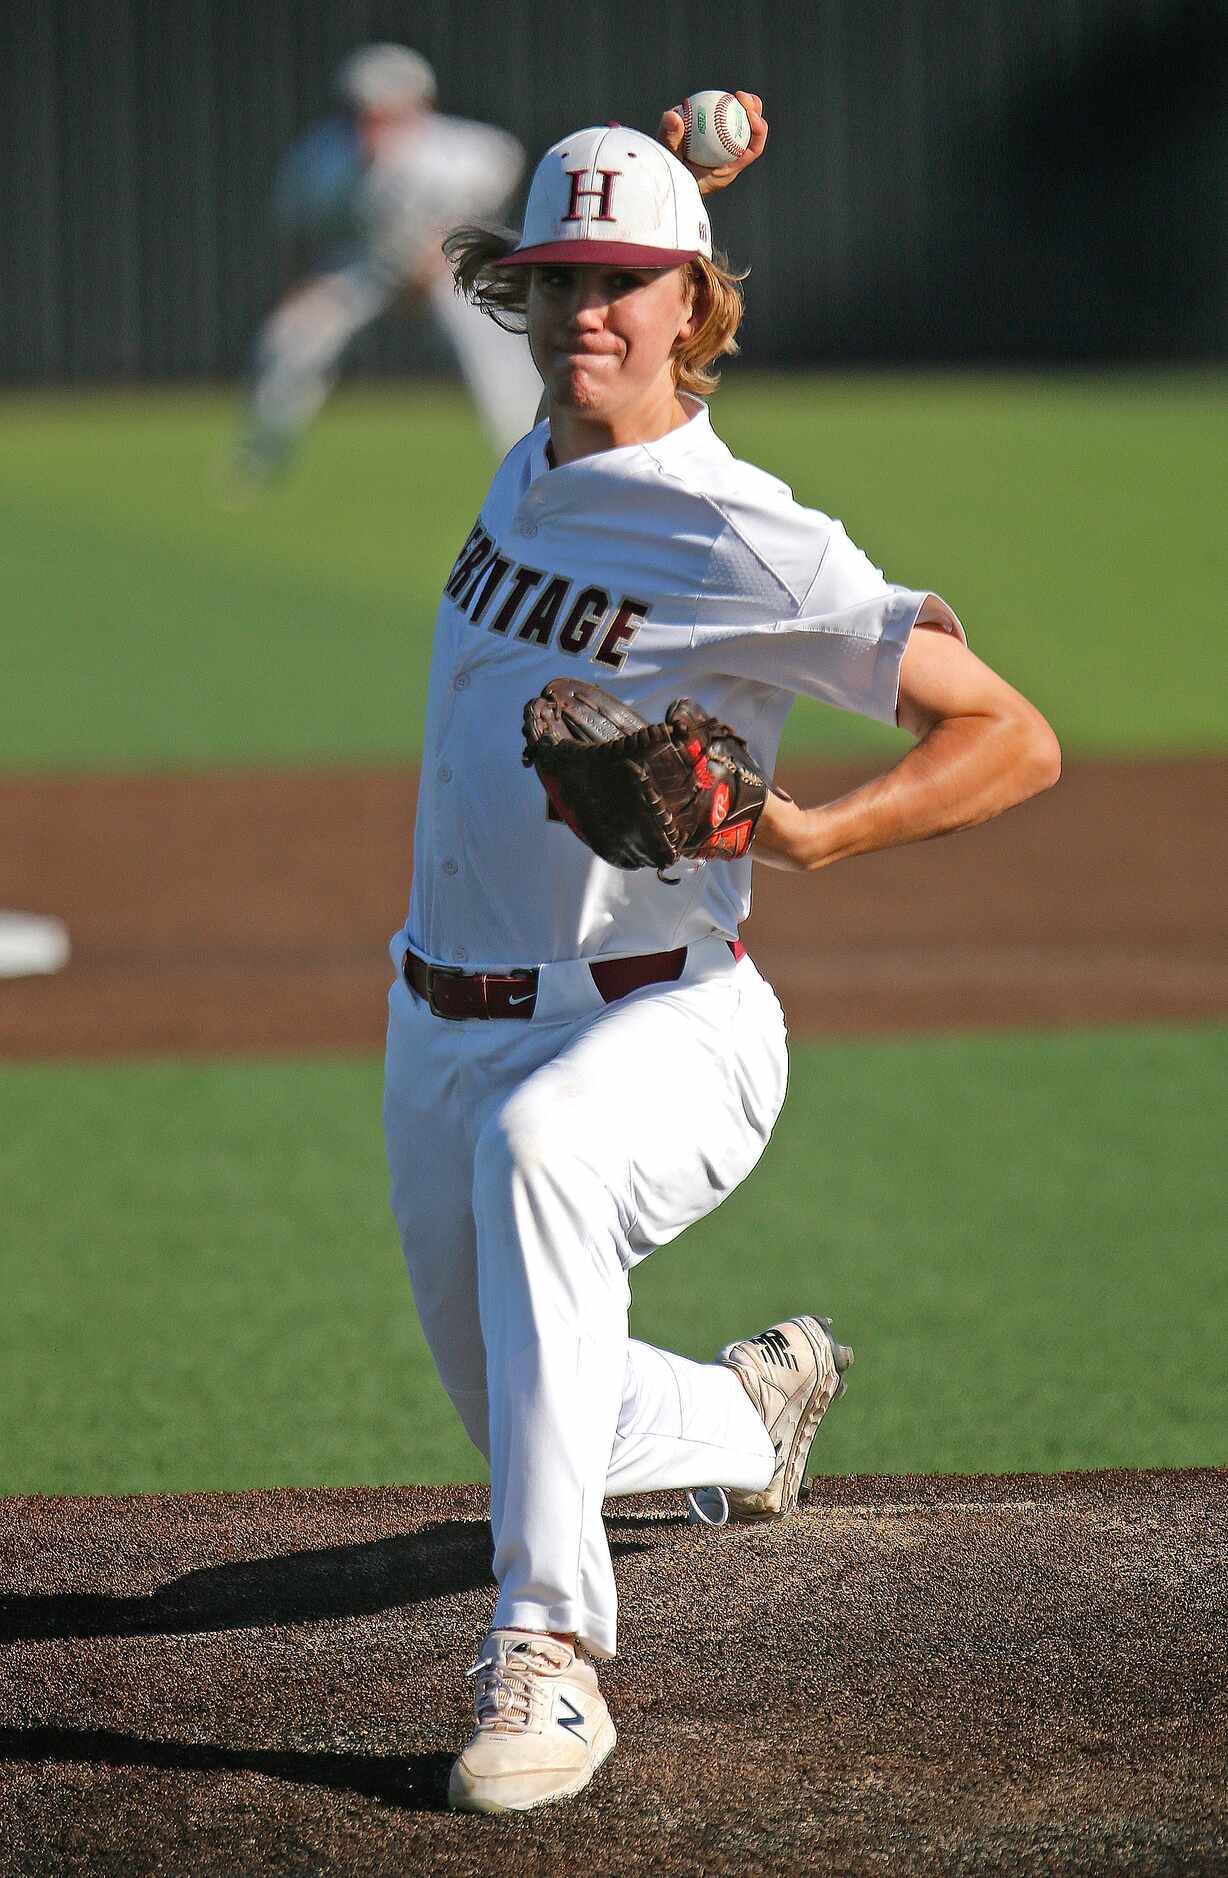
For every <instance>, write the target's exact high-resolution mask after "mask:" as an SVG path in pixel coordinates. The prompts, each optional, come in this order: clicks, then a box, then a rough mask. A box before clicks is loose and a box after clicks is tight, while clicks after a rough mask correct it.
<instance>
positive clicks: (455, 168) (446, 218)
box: [273, 112, 524, 283]
mask: <svg viewBox="0 0 1228 1878" xmlns="http://www.w3.org/2000/svg"><path fill="white" fill-rule="evenodd" d="M523 168H524V151H523V150H522V148H521V146H520V144H519V143H517V141H516V139H515V138H514V137H513V136H511V135H509V133H508V132H507V131H505V130H498V129H496V128H495V127H494V126H493V125H491V124H475V123H472V122H470V121H469V120H468V119H466V118H458V117H441V116H439V115H437V114H436V113H434V112H431V113H428V114H427V115H426V116H425V117H423V118H422V119H421V120H420V121H419V122H418V123H416V124H414V125H412V126H409V127H407V128H406V129H405V130H404V131H402V132H400V133H396V134H386V135H385V137H384V139H383V140H382V142H381V144H380V148H379V151H378V153H377V155H376V156H375V157H374V159H373V160H372V161H371V162H367V161H366V160H365V158H364V155H363V150H362V146H361V144H360V141H359V137H358V133H357V131H356V130H355V129H354V127H353V125H351V124H350V123H348V122H347V121H346V120H345V119H344V118H331V119H329V120H328V121H327V122H325V123H322V124H317V125H315V126H314V127H313V128H312V129H311V130H309V131H307V132H306V133H305V134H304V136H302V137H301V138H300V139H299V140H298V142H297V143H295V144H294V145H293V146H292V147H291V149H290V150H289V152H288V153H287V155H286V157H285V159H284V160H283V162H282V165H281V168H280V170H279V172H278V176H277V181H276V184H275V187H274V197H273V206H274V214H275V216H276V219H277V221H278V223H279V225H280V227H281V229H282V230H283V232H284V233H286V234H290V235H297V236H300V237H302V238H303V239H305V240H309V241H312V242H314V243H316V244H317V245H318V246H319V248H320V251H321V259H322V261H323V262H324V264H326V265H328V266H331V267H338V268H341V267H348V266H351V265H352V264H353V263H354V262H356V261H361V262H365V263H366V264H367V265H368V266H369V267H371V268H372V269H373V270H374V271H375V272H376V274H377V275H378V276H379V277H380V278H381V279H383V280H385V281H387V282H389V283H399V282H401V281H403V280H406V279H408V278H409V277H410V276H411V275H412V274H413V273H414V272H415V269H416V268H417V266H418V264H419V262H420V260H421V258H422V256H423V253H424V250H425V249H426V248H427V247H429V246H433V245H434V244H435V243H436V242H437V241H438V239H439V231H440V230H441V229H442V228H444V227H445V226H446V225H447V224H448V223H449V222H458V221H463V220H464V219H465V218H466V217H469V216H478V215H489V214H491V213H492V212H493V211H494V210H495V209H497V208H498V207H499V205H500V204H501V203H503V202H504V201H505V200H506V199H507V197H508V196H509V195H510V194H511V192H512V190H513V189H514V188H515V186H516V183H517V182H518V181H519V178H520V174H521V171H522V170H523Z"/></svg>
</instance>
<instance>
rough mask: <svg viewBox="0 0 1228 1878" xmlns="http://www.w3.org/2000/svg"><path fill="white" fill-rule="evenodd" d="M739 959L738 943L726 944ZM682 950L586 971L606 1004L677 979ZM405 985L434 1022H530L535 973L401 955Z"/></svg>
mask: <svg viewBox="0 0 1228 1878" xmlns="http://www.w3.org/2000/svg"><path fill="white" fill-rule="evenodd" d="M729 949H730V951H731V952H732V953H733V955H734V957H735V958H739V959H740V958H741V957H742V954H743V951H744V949H745V948H744V947H743V945H742V943H741V941H740V940H733V939H731V940H730V941H729ZM685 964H686V947H685V946H679V947H678V948H677V949H676V950H675V951H673V952H646V953H642V954H641V955H640V956H639V957H638V958H632V959H593V960H591V961H590V963H589V968H588V969H589V971H590V972H591V973H592V975H593V983H594V984H595V985H596V987H597V989H598V991H599V992H600V993H601V995H602V997H603V998H604V999H605V1001H606V1003H607V1004H613V1002H614V1000H615V999H616V998H625V997H627V996H628V994H629V993H630V992H632V991H638V990H639V989H640V987H641V986H642V985H655V984H662V983H665V982H668V981H669V980H671V979H674V978H681V976H682V968H683V966H684V965H685ZM401 970H402V972H403V973H404V975H405V982H406V984H407V985H409V987H410V989H411V990H413V991H416V992H417V994H418V996H419V997H420V998H421V999H422V1000H423V1002H424V1003H425V1004H426V1005H427V1006H428V1008H429V1009H430V1011H431V1012H432V1013H433V1014H434V1016H436V1017H447V1018H452V1019H459V1018H464V1017H532V1015H533V1007H534V1005H535V1004H536V1003H537V977H538V975H537V972H536V970H531V971H523V972H462V971H459V970H458V969H457V968H456V967H454V966H451V965H428V964H427V962H426V960H425V959H420V958H419V957H418V954H417V953H416V952H410V951H407V952H406V954H405V957H404V960H403V961H402V964H401Z"/></svg>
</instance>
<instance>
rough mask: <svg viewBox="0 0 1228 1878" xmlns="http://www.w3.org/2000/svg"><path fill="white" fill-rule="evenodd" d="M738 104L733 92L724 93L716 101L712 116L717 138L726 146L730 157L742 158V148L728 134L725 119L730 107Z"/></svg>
mask: <svg viewBox="0 0 1228 1878" xmlns="http://www.w3.org/2000/svg"><path fill="white" fill-rule="evenodd" d="M737 102H738V101H737V99H736V98H735V97H734V96H733V94H732V92H728V91H722V93H721V95H720V97H719V98H718V99H717V101H716V110H715V111H714V112H713V114H712V128H713V130H714V131H715V132H716V134H717V136H718V137H719V138H720V140H721V142H722V143H723V144H724V146H725V148H726V150H728V152H729V154H730V156H735V157H736V156H741V154H742V146H741V144H739V143H735V142H734V140H733V138H732V137H730V136H728V135H727V134H726V130H725V119H726V117H727V116H728V115H729V107H730V105H731V104H736V103H737Z"/></svg>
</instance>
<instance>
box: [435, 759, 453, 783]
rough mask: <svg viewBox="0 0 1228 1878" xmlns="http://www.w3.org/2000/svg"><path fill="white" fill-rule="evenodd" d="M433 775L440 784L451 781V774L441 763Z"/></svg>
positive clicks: (444, 764)
mask: <svg viewBox="0 0 1228 1878" xmlns="http://www.w3.org/2000/svg"><path fill="white" fill-rule="evenodd" d="M435 774H436V775H437V776H438V778H439V780H440V782H451V780H452V772H451V770H450V769H449V768H448V766H447V764H446V763H441V764H440V765H439V768H438V769H437V770H436V772H435Z"/></svg>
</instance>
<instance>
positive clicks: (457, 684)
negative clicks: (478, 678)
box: [452, 672, 469, 691]
mask: <svg viewBox="0 0 1228 1878" xmlns="http://www.w3.org/2000/svg"><path fill="white" fill-rule="evenodd" d="M452 689H453V691H467V690H468V689H469V679H468V676H467V674H466V673H465V672H457V674H456V677H455V678H454V679H453V680H452Z"/></svg>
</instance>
